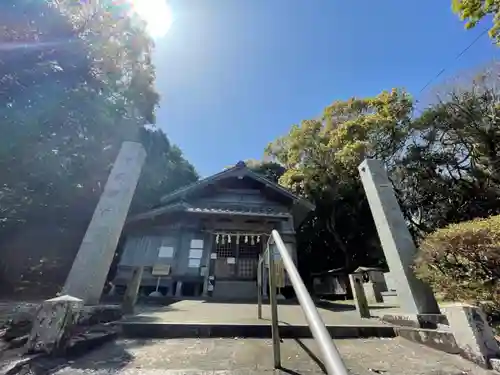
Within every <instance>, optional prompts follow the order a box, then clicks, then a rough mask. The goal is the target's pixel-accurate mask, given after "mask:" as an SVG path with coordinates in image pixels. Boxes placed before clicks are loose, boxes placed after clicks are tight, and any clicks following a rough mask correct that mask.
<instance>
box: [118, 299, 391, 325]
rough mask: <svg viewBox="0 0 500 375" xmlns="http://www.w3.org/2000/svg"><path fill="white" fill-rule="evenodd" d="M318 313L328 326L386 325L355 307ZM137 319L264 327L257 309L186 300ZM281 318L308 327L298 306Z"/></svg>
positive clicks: (142, 312) (146, 310)
mask: <svg viewBox="0 0 500 375" xmlns="http://www.w3.org/2000/svg"><path fill="white" fill-rule="evenodd" d="M262 307H263V309H262V317H263V319H267V320H269V319H270V318H271V312H270V309H269V305H267V304H266V305H263V306H262ZM318 310H319V312H320V314H321V316H322V318H323V320H324V322H325V324H326V325H361V326H363V325H383V324H384V323H382V322H380V321H379V320H378V319H376V318H373V319H361V318H359V317H358V315H357V312H356V311H355V309H354V306H353V305H350V304H336V303H328V304H322V305H321V307H318ZM392 310H394V309H386V308H383V307H382V306H377V307H376V308H374V309H372V310H371V313H372V315H374V316H377V315H381V314H383V313H387V312H388V311H392ZM136 311H137V315H135V316H131V317H128V318H127V319H126V321H129V322H133V321H140V322H164V323H214V324H217V323H225V324H262V320H259V319H257V305H256V304H251V303H248V304H244V303H215V302H205V301H199V300H197V301H194V300H183V301H178V302H174V303H172V304H171V305H169V306H161V307H152V306H138V307H137V309H136ZM278 317H279V320H280V322H282V323H283V324H291V325H305V324H306V321H305V318H304V314H303V313H302V309H301V307H300V306H299V305H289V304H288V305H287V304H283V305H280V306H279V309H278Z"/></svg>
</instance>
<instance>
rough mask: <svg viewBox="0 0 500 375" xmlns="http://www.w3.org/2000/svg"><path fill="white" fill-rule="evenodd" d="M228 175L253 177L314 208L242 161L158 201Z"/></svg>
mask: <svg viewBox="0 0 500 375" xmlns="http://www.w3.org/2000/svg"><path fill="white" fill-rule="evenodd" d="M229 177H248V178H251V179H253V180H255V181H259V182H261V183H262V184H264V185H266V186H267V187H269V188H271V189H273V190H275V191H276V192H277V193H279V194H281V195H283V196H285V197H288V198H290V199H292V200H293V201H294V202H295V203H296V204H299V205H300V206H302V207H303V208H305V209H307V210H309V211H312V210H314V209H315V206H314V205H313V204H312V203H311V202H309V201H307V200H305V199H303V198H300V197H298V196H296V195H295V194H293V193H291V192H290V191H289V190H287V189H285V188H284V187H282V186H280V185H278V184H276V183H274V182H273V181H271V180H268V179H267V178H265V177H263V176H261V175H260V174H258V173H255V172H253V171H252V170H251V169H250V168H248V167H247V166H246V164H245V162H243V161H240V162H238V163H237V164H236V165H235V166H234V167H232V168H229V169H226V170H224V171H222V172H219V173H217V174H214V175H212V176H210V177H207V178H204V179H202V180H200V181H197V182H195V183H193V184H191V185H188V186H186V187H183V188H181V189H178V190H176V191H174V192H173V193H170V194H168V195H165V196H163V197H162V198H161V199H160V202H161V204H162V205H165V204H169V203H172V202H174V201H176V200H181V199H183V198H184V197H186V196H188V195H189V194H192V193H193V192H195V191H196V190H199V189H203V188H204V187H206V186H208V185H210V184H213V183H214V182H216V181H220V180H222V179H225V178H229Z"/></svg>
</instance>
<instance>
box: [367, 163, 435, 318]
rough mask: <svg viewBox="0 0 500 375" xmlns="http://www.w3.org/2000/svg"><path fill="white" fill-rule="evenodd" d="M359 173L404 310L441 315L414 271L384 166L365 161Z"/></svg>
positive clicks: (409, 244) (413, 249)
mask: <svg viewBox="0 0 500 375" xmlns="http://www.w3.org/2000/svg"><path fill="white" fill-rule="evenodd" d="M358 169H359V173H360V175H361V181H362V183H363V187H364V189H365V192H366V196H367V198H368V203H369V204H370V210H371V212H372V215H373V219H374V221H375V226H376V228H377V232H378V235H379V238H380V242H381V244H382V248H383V250H384V254H385V258H386V260H387V264H388V266H389V269H390V271H391V277H393V278H394V281H395V283H396V285H397V295H398V300H399V303H400V305H401V309H402V310H403V312H404V313H407V314H417V315H418V314H439V313H440V311H439V306H438V304H437V302H436V299H435V298H434V294H433V293H432V290H431V289H430V287H429V286H428V285H427V284H424V283H423V282H421V281H420V280H418V279H417V278H416V277H415V275H414V274H413V270H412V269H411V265H412V264H413V258H414V255H415V252H416V247H415V244H414V242H413V239H412V237H411V234H410V232H409V230H408V227H407V225H406V222H405V219H404V217H403V213H402V212H401V208H400V207H399V203H398V201H397V199H396V195H395V194H394V190H393V188H392V184H391V182H390V181H389V177H388V176H387V172H386V171H385V168H384V166H383V164H382V162H380V161H379V160H375V159H366V160H365V161H363V162H362V163H361V164H360V165H359V167H358Z"/></svg>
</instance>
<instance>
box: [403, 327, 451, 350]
mask: <svg viewBox="0 0 500 375" xmlns="http://www.w3.org/2000/svg"><path fill="white" fill-rule="evenodd" d="M395 331H396V334H397V335H398V336H399V337H403V338H405V339H407V340H410V341H413V342H416V343H418V344H422V345H425V346H428V347H430V348H432V349H436V350H440V351H443V352H445V353H449V354H460V348H459V347H458V345H457V342H456V341H455V337H454V336H453V333H451V332H448V331H439V330H435V329H423V328H411V327H396V328H395Z"/></svg>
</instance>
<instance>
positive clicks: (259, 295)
mask: <svg viewBox="0 0 500 375" xmlns="http://www.w3.org/2000/svg"><path fill="white" fill-rule="evenodd" d="M262 279H263V275H262V255H259V263H257V317H258V318H259V319H262Z"/></svg>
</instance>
